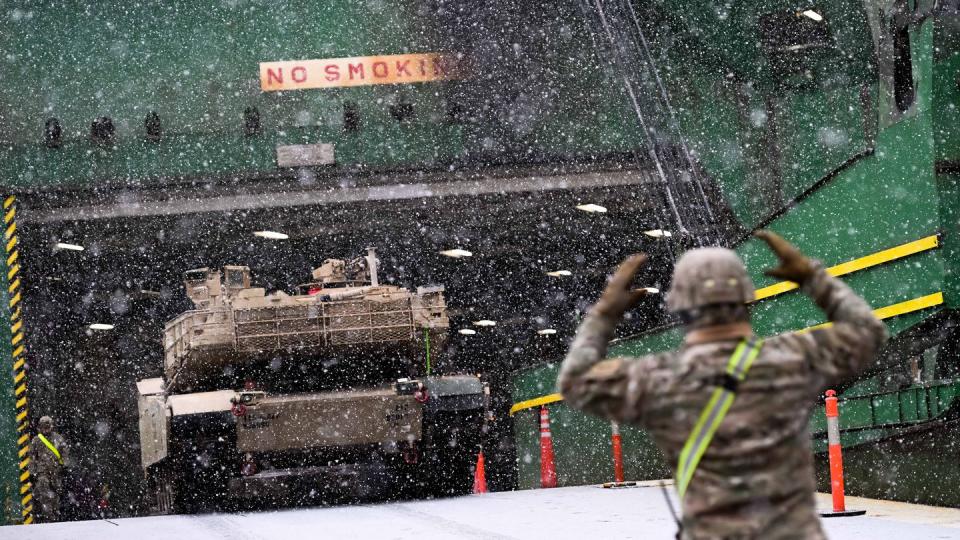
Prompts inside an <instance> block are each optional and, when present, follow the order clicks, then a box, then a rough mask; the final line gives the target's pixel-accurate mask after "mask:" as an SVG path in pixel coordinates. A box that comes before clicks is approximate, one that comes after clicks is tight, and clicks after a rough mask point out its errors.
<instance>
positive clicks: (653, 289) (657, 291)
mask: <svg viewBox="0 0 960 540" xmlns="http://www.w3.org/2000/svg"><path fill="white" fill-rule="evenodd" d="M643 290H645V291H647V294H660V289H658V288H656V287H644V288H643Z"/></svg>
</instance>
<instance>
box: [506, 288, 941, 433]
mask: <svg viewBox="0 0 960 540" xmlns="http://www.w3.org/2000/svg"><path fill="white" fill-rule="evenodd" d="M942 303H943V293H942V292H936V293H933V294H928V295H926V296H921V297H919V298H913V299H911V300H905V301H903V302H898V303H896V304H891V305H889V306H884V307H882V308H878V309H875V310H873V314H874V315H876V317H877V318H878V319H880V320H884V319H890V318H893V317H897V316H899V315H906V314H907V313H913V312H914V311H920V310H922V309H927V308H931V307H934V306H938V305H940V304H942ZM830 326H833V323H830V322H827V323H823V324H818V325H816V326H810V327H807V328H803V329H801V330H796V331H795V333H798V334H801V333H804V332H809V331H811V330H816V329H817V328H828V327H830ZM557 401H563V396H561V395H560V394H547V395H545V396H540V397H538V398H533V399H528V400H525V401H518V402H517V403H514V404H513V407H510V416H513V415H514V414H516V413H518V412H520V411H522V410H524V409H532V408H534V407H539V406H540V405H546V404H547V403H555V402H557Z"/></svg>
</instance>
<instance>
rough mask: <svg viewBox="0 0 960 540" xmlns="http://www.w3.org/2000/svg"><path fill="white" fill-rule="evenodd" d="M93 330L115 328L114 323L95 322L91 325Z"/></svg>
mask: <svg viewBox="0 0 960 540" xmlns="http://www.w3.org/2000/svg"><path fill="white" fill-rule="evenodd" d="M89 328H90V329H91V330H113V325H112V324H104V323H93V324H91V325H90V327H89Z"/></svg>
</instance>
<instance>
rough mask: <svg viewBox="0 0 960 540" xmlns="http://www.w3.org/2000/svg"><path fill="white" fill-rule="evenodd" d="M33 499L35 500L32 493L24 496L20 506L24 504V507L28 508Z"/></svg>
mask: <svg viewBox="0 0 960 540" xmlns="http://www.w3.org/2000/svg"><path fill="white" fill-rule="evenodd" d="M32 499H33V494H32V493H27V494H26V495H24V496H23V498H22V499H20V504H22V505H24V506H27V505H28V504H30V501H31V500H32Z"/></svg>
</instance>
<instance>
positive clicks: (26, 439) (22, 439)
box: [17, 433, 30, 448]
mask: <svg viewBox="0 0 960 540" xmlns="http://www.w3.org/2000/svg"><path fill="white" fill-rule="evenodd" d="M28 442H30V435H27V434H26V433H24V434H23V435H21V436H20V438H19V439H17V444H18V445H20V446H23V445H25V444H27V443H28ZM28 448H29V446H28Z"/></svg>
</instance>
